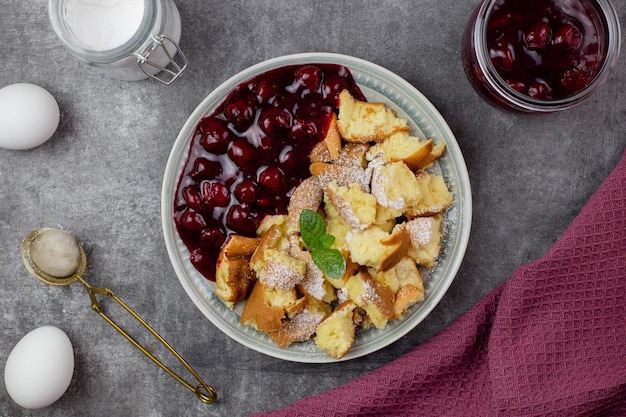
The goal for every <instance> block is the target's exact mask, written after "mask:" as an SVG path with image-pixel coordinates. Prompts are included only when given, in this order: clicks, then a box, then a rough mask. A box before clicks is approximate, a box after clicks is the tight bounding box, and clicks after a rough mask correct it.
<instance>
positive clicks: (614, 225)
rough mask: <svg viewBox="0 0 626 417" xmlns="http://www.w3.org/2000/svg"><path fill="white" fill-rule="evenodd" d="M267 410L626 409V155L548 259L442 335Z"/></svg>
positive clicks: (550, 412)
mask: <svg viewBox="0 0 626 417" xmlns="http://www.w3.org/2000/svg"><path fill="white" fill-rule="evenodd" d="M256 416H257V417H260V416H266V417H270V416H273V417H279V416H285V417H298V416H302V417H304V416H306V417H311V416H325V417H326V416H463V417H466V416H559V417H562V416H566V417H570V416H581V417H582V416H584V417H589V416H626V153H624V155H622V159H621V161H620V163H619V165H618V166H617V167H616V168H615V170H614V171H613V172H612V173H611V175H609V177H608V178H607V179H606V180H605V181H604V182H603V184H602V185H601V187H600V188H599V189H598V191H597V192H596V193H595V194H594V195H593V196H592V198H591V199H590V200H589V202H588V203H587V204H586V206H585V207H584V208H583V209H582V211H581V212H580V213H579V215H578V216H577V217H576V218H575V219H574V221H573V222H572V224H571V225H570V226H569V227H568V229H567V230H566V231H565V232H564V233H563V235H562V236H561V238H560V239H559V240H558V241H557V242H556V243H555V245H554V246H553V247H552V248H551V249H550V250H549V251H548V252H547V253H546V254H545V255H544V256H543V257H542V258H541V259H539V260H537V261H534V262H531V263H529V264H527V265H524V266H522V267H520V268H519V269H518V270H516V271H515V273H514V274H513V275H512V276H511V277H510V278H509V279H508V280H507V281H505V282H504V283H503V284H501V285H500V286H499V287H498V288H496V289H495V290H493V291H492V292H491V293H490V294H488V295H487V296H486V297H485V298H484V299H483V300H481V301H480V302H479V303H478V304H476V305H475V306H474V307H472V309H471V310H470V311H468V312H467V313H466V314H465V315H463V316H462V317H461V318H459V319H458V320H457V321H455V322H454V323H453V324H452V325H451V326H450V327H448V328H447V329H445V330H444V331H443V332H441V333H440V334H438V335H437V336H435V337H433V338H432V339H431V340H429V341H428V342H426V343H424V344H422V345H420V346H418V347H416V348H415V349H414V350H412V351H411V352H409V353H407V354H405V355H403V356H401V357H400V358H398V359H396V360H395V361H393V362H390V363H388V364H387V365H385V366H383V367H381V368H380V369H377V370H376V371H373V372H371V373H369V374H367V375H365V376H363V377H361V378H358V379H356V380H354V381H352V382H349V383H347V384H345V385H342V386H339V387H337V388H335V389H332V390H330V391H327V392H324V393H321V394H318V395H314V396H311V397H308V398H305V399H303V400H301V401H298V402H295V403H293V404H291V405H289V406H287V407H285V408H283V409H280V410H277V411H275V412H270V413H265V414H257V415H256Z"/></svg>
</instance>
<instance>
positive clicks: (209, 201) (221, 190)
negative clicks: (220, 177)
mask: <svg viewBox="0 0 626 417" xmlns="http://www.w3.org/2000/svg"><path fill="white" fill-rule="evenodd" d="M202 197H203V199H204V204H206V205H207V206H208V207H227V206H228V205H229V204H230V191H228V188H227V187H226V186H225V185H224V184H222V183H221V182H217V181H205V182H203V183H202Z"/></svg>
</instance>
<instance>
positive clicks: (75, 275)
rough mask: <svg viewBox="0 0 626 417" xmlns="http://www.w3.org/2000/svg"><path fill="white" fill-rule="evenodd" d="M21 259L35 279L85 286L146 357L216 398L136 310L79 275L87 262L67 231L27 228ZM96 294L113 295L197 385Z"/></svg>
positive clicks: (202, 395) (203, 395)
mask: <svg viewBox="0 0 626 417" xmlns="http://www.w3.org/2000/svg"><path fill="white" fill-rule="evenodd" d="M22 261H23V262H24V265H25V266H26V269H27V270H28V272H29V273H30V274H31V275H32V276H34V277H35V278H37V279H38V280H40V281H42V282H44V283H46V284H50V285H55V286H63V285H70V284H72V283H74V282H76V281H79V282H80V283H81V284H83V286H84V287H85V290H86V291H87V294H89V298H90V299H91V308H92V309H93V310H94V311H95V312H96V313H98V314H99V315H100V316H101V317H102V318H103V319H104V320H105V321H106V322H107V323H109V324H110V325H111V326H113V328H114V329H115V330H117V331H118V332H120V333H121V334H122V336H124V337H125V338H126V339H127V340H128V341H129V342H130V343H132V344H133V345H134V346H135V347H136V348H137V349H139V350H140V351H141V352H143V354H144V355H146V356H147V357H148V358H150V359H151V360H152V361H153V362H154V363H156V364H157V365H158V366H159V367H160V368H161V369H163V370H164V371H165V372H167V373H168V374H169V375H170V376H171V377H172V378H174V379H175V380H177V381H178V382H180V383H181V384H182V385H184V386H185V387H186V388H187V389H189V390H191V391H193V392H194V393H195V394H196V396H197V397H198V398H199V399H200V401H202V402H204V403H206V404H211V403H213V402H214V401H215V400H216V399H217V393H216V391H215V390H214V389H213V388H212V387H211V386H209V385H207V384H206V383H205V382H204V381H203V380H202V378H200V376H199V375H198V374H197V373H196V371H194V370H193V368H191V366H190V365H189V364H188V363H187V362H186V361H185V360H184V359H183V358H182V357H181V356H180V355H179V354H178V352H176V351H175V350H174V348H172V346H170V344H169V343H167V342H166V341H165V340H164V339H163V338H162V337H161V336H160V335H159V334H158V333H157V332H156V331H155V330H154V329H153V328H152V327H150V325H148V323H146V322H145V321H144V320H143V319H142V318H141V317H139V315H137V313H135V312H134V311H133V310H132V309H131V308H130V307H128V306H127V305H126V304H125V303H124V302H122V300H120V299H119V298H118V297H117V296H116V295H115V294H114V293H113V291H111V290H110V289H108V288H97V287H92V286H91V285H89V284H88V283H87V282H85V280H84V279H83V278H82V274H83V273H84V272H85V267H86V265H87V261H86V256H85V252H84V250H83V248H82V246H81V245H80V244H79V243H78V241H77V240H76V238H75V237H74V235H72V234H71V233H69V232H67V231H65V230H61V229H53V228H41V229H37V230H34V231H32V232H30V233H29V234H28V235H27V236H26V237H25V238H24V241H23V242H22ZM96 295H102V296H107V297H111V298H113V300H115V302H117V303H118V304H119V305H121V306H122V307H123V308H124V309H125V310H126V311H127V312H128V313H129V314H130V315H131V316H133V317H134V318H135V319H136V320H137V321H138V322H139V323H141V325H143V326H144V327H145V328H146V329H148V331H150V333H152V335H153V336H154V337H156V338H157V340H158V341H159V342H161V343H162V344H163V345H164V346H165V347H166V348H167V349H168V350H169V351H170V352H171V353H172V354H173V355H174V356H175V357H176V359H178V360H179V361H180V362H181V363H182V364H183V365H184V366H185V368H187V370H188V371H189V372H190V373H191V374H192V375H193V376H194V377H195V378H196V380H198V382H199V384H198V385H195V386H194V385H192V384H190V383H188V382H187V381H185V380H184V379H183V378H181V377H180V376H179V375H178V374H176V373H175V372H173V371H172V370H171V369H170V368H168V367H167V366H166V365H165V364H163V362H161V361H160V360H159V359H157V358H156V357H155V356H154V355H153V354H152V353H150V352H148V351H147V350H146V349H145V348H144V347H143V346H141V345H140V344H139V343H138V342H137V341H136V340H135V339H133V338H132V337H131V336H130V335H129V334H128V333H126V331H125V330H123V329H122V328H121V327H120V326H118V325H117V324H116V323H115V322H114V321H113V320H111V319H110V318H109V317H108V316H107V315H106V314H105V313H104V312H103V311H102V310H101V309H100V304H99V303H98V300H97V298H96Z"/></svg>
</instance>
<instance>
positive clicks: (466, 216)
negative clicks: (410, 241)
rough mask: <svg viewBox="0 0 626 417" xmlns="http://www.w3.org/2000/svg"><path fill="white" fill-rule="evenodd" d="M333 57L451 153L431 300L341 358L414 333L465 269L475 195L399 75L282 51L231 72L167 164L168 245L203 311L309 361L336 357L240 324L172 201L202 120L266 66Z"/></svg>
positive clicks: (233, 332) (244, 340)
mask: <svg viewBox="0 0 626 417" xmlns="http://www.w3.org/2000/svg"><path fill="white" fill-rule="evenodd" d="M315 63H318V64H319V63H331V64H339V65H345V66H346V67H348V68H349V69H350V71H351V72H352V75H353V77H354V79H355V80H356V82H357V83H358V84H359V86H360V88H361V90H362V91H363V93H364V94H365V96H366V97H367V98H368V100H369V101H382V102H385V103H386V104H387V105H388V106H390V107H391V108H393V109H394V110H396V112H397V113H398V114H399V115H400V116H402V117H405V118H407V119H408V120H409V123H410V125H411V128H412V131H411V133H412V134H413V135H414V136H419V137H422V138H423V137H427V138H433V139H434V141H435V142H438V141H444V142H445V143H446V146H447V151H446V153H445V155H444V156H443V157H442V158H441V159H440V160H439V161H438V162H437V164H436V165H435V167H434V169H435V170H436V171H437V172H438V173H440V174H442V175H443V176H444V178H445V180H446V183H447V184H448V187H449V188H450V190H451V191H452V192H453V193H454V205H453V206H452V207H451V208H450V209H448V210H447V211H446V213H445V216H444V227H445V230H444V239H443V242H442V250H441V254H440V257H439V260H438V262H437V264H436V266H435V268H433V269H432V270H424V271H422V272H423V277H424V280H425V287H426V295H425V301H424V302H422V303H419V304H417V305H415V306H413V307H412V308H411V309H409V311H408V312H407V314H406V315H405V317H404V318H403V319H400V320H395V321H393V322H390V323H389V324H388V325H387V327H386V328H385V329H383V330H378V329H369V330H366V331H362V332H360V333H359V334H358V335H357V337H356V340H355V342H354V345H353V347H352V349H351V350H350V351H349V352H348V353H347V355H346V356H345V357H344V358H343V360H348V359H354V358H357V357H360V356H363V355H367V354H369V353H372V352H375V351H377V350H379V349H382V348H384V347H386V346H388V345H389V344H391V343H393V342H395V341H396V340H398V339H400V338H401V337H402V336H404V335H405V334H407V333H408V332H409V331H411V330H412V329H413V328H415V326H417V325H418V324H419V323H420V322H421V321H422V320H424V318H425V317H426V316H427V315H428V314H429V313H430V312H431V311H432V310H433V308H434V307H435V306H436V305H437V303H438V302H439V301H440V300H441V298H442V297H443V295H444V294H445V293H446V291H447V290H448V287H449V286H450V284H451V283H452V281H453V280H454V277H455V275H456V273H457V271H458V269H459V266H460V264H461V261H462V259H463V256H464V254H465V249H466V247H467V242H468V239H469V233H470V224H471V218H472V213H471V211H472V201H471V191H470V183H469V178H468V174H467V168H466V166H465V161H464V160H463V156H462V154H461V151H460V149H459V146H458V144H457V142H456V140H455V138H454V135H453V134H452V132H451V131H450V128H449V127H448V125H447V124H446V122H445V120H444V119H443V117H441V115H440V114H439V112H438V111H437V110H436V109H435V108H434V107H433V105H432V104H431V103H430V102H429V101H428V100H427V99H426V98H425V97H424V96H423V95H422V94H421V93H420V92H419V91H418V90H417V89H416V88H415V87H413V86H412V85H411V84H409V83H408V82H406V81H405V80H403V79H402V78H400V77H399V76H397V75H396V74H394V73H392V72H390V71H388V70H386V69H385V68H382V67H380V66H378V65H375V64H372V63H371V62H367V61H364V60H361V59H358V58H354V57H350V56H345V55H337V54H327V53H307V54H298V55H289V56H283V57H279V58H275V59H271V60H268V61H265V62H261V63H259V64H257V65H254V66H252V67H250V68H248V69H246V70H244V71H242V72H240V73H239V74H237V75H235V76H233V77H232V78H230V79H229V80H227V81H226V82H224V83H223V84H222V85H220V86H219V87H218V88H217V89H215V90H214V91H213V92H212V93H211V94H209V96H208V97H206V98H205V99H204V100H203V101H202V103H200V105H199V106H198V107H197V108H196V109H195V110H194V112H193V113H192V114H191V116H189V118H188V119H187V122H186V123H185V125H184V126H183V128H182V130H181V131H180V134H179V135H178V138H177V139H176V142H175V143H174V146H173V148H172V151H171V154H170V157H169V160H168V163H167V167H166V169H165V175H164V181H163V190H162V202H161V210H162V223H163V233H164V237H165V243H166V246H167V251H168V253H169V256H170V259H171V262H172V265H173V267H174V270H175V272H176V275H177V276H178V279H179V280H180V283H181V284H182V286H183V287H184V289H185V291H186V292H187V294H188V295H189V297H190V298H191V300H192V301H193V302H194V304H195V305H196V306H197V308H199V309H200V311H202V313H204V315H205V316H206V317H207V318H208V319H209V320H210V321H211V322H212V323H213V324H214V325H215V326H217V327H218V328H219V329H220V330H222V331H223V332H224V333H226V334H227V335H228V336H230V337H231V338H233V339H234V340H236V341H238V342H240V343H241V344H243V345H245V346H247V347H249V348H251V349H254V350H256V351H259V352H262V353H265V354H267V355H270V356H273V357H276V358H280V359H285V360H290V361H295V362H309V363H323V362H334V361H335V359H332V358H329V357H328V356H327V355H326V354H325V353H323V352H321V351H320V350H318V349H317V348H316V346H315V344H314V343H313V342H311V341H309V342H303V343H296V344H292V345H291V346H290V347H289V348H287V349H281V348H279V347H277V346H276V345H275V344H274V343H273V342H272V341H271V340H270V339H269V337H267V336H266V335H265V334H262V333H259V332H257V331H256V330H254V329H253V328H252V327H250V326H243V325H241V324H240V323H239V313H238V311H240V309H239V310H237V309H235V311H231V310H229V309H228V308H226V306H225V305H224V303H223V302H222V301H221V300H220V299H219V298H217V296H215V295H214V293H213V287H214V285H215V284H214V283H212V282H209V281H208V280H206V279H205V278H204V277H203V276H202V275H201V274H200V273H199V272H198V271H196V269H195V268H194V266H193V265H192V264H191V262H190V261H189V252H188V250H187V248H186V247H185V244H184V243H183V242H182V240H181V239H180V237H179V236H178V232H177V231H176V225H175V224H174V220H173V202H174V194H175V192H176V186H177V183H178V178H179V177H180V174H181V172H182V170H183V167H184V164H185V161H186V160H187V155H188V151H189V146H190V142H191V140H192V137H193V133H194V130H195V128H196V125H197V124H198V122H199V121H200V119H202V117H204V116H206V115H208V114H210V113H211V112H212V111H213V110H214V109H215V108H216V107H217V106H218V105H219V104H220V103H221V102H222V101H223V100H224V99H225V98H226V96H227V95H228V93H229V92H230V91H231V90H232V89H233V88H234V87H236V86H237V85H239V84H241V83H242V82H244V81H246V80H249V79H251V78H253V77H255V76H257V75H259V74H261V73H264V72H266V71H268V70H271V69H274V68H278V67H283V66H287V65H295V64H315Z"/></svg>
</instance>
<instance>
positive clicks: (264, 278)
mask: <svg viewBox="0 0 626 417" xmlns="http://www.w3.org/2000/svg"><path fill="white" fill-rule="evenodd" d="M303 279H304V276H303V275H302V274H300V273H299V272H298V271H296V270H295V269H293V268H290V267H289V265H285V264H282V263H280V262H276V261H275V260H273V259H272V258H269V259H267V261H266V263H265V265H264V267H263V271H261V274H260V276H259V280H260V281H261V283H262V284H263V285H265V286H266V287H268V288H278V289H281V290H289V289H291V288H293V287H295V286H296V284H299V283H300V282H301V281H302V280H303Z"/></svg>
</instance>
